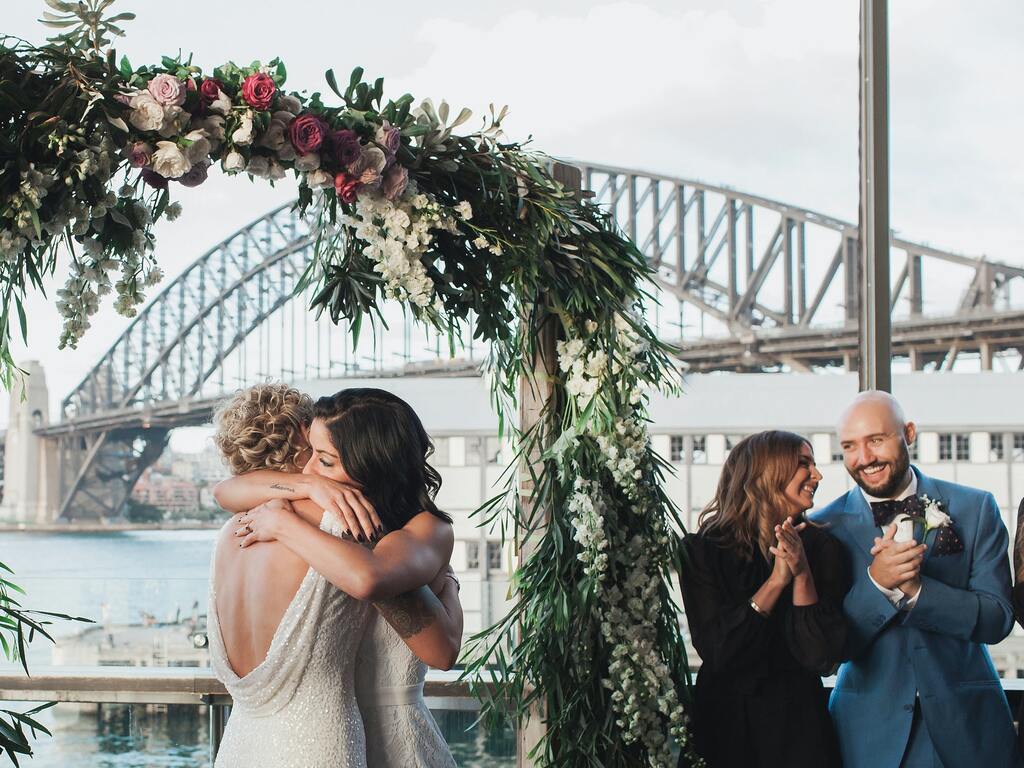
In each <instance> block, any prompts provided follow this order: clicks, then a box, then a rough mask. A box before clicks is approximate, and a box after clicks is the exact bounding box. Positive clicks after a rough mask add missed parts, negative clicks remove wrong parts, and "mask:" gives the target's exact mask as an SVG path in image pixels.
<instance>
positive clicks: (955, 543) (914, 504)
mask: <svg viewBox="0 0 1024 768" xmlns="http://www.w3.org/2000/svg"><path fill="white" fill-rule="evenodd" d="M871 514H872V515H873V516H874V518H875V525H877V526H878V527H879V528H884V527H885V526H887V525H890V524H891V523H892V521H893V520H895V519H896V517H897V516H898V515H909V516H910V517H912V518H915V519H918V520H921V521H922V522H924V521H925V520H926V514H925V508H924V502H923V501H921V498H920V497H919V496H908V497H907V498H905V499H900V500H899V501H895V500H892V499H889V500H887V501H873V502H871ZM931 551H932V554H933V555H954V554H956V553H957V552H963V551H964V543H963V542H962V541H961V540H960V537H959V536H958V535H957V533H956V531H955V530H954V529H953V526H952V525H951V524H949V525H939V526H937V527H936V528H935V539H934V541H932V544H931Z"/></svg>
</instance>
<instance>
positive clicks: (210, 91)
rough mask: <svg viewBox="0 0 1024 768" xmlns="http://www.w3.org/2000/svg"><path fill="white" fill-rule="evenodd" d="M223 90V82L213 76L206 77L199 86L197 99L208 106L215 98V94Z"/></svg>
mask: <svg viewBox="0 0 1024 768" xmlns="http://www.w3.org/2000/svg"><path fill="white" fill-rule="evenodd" d="M223 90H224V83H222V82H221V81H220V80H218V79H217V78H215V77H208V78H206V79H205V80H203V82H202V83H201V84H200V86H199V100H200V101H201V102H202V104H203V106H204V107H208V106H210V105H211V104H213V102H215V101H216V100H217V95H218V94H219V93H220V92H221V91H223Z"/></svg>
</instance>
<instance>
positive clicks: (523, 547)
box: [516, 163, 582, 768]
mask: <svg viewBox="0 0 1024 768" xmlns="http://www.w3.org/2000/svg"><path fill="white" fill-rule="evenodd" d="M551 175H552V176H553V177H554V178H555V180H557V181H559V182H560V183H561V184H562V185H563V186H565V187H566V189H571V190H573V191H575V192H576V193H580V192H581V188H582V174H581V173H580V170H579V168H576V167H575V166H571V165H563V164H562V163H555V164H554V166H553V167H552V169H551ZM546 304H547V302H546V301H545V300H544V297H543V296H538V297H537V298H536V303H535V309H534V313H535V314H534V317H533V323H534V328H536V329H537V338H536V340H535V348H534V355H533V360H532V361H530V367H531V369H532V371H533V381H530V380H529V379H528V378H527V377H523V379H522V380H520V382H519V428H520V430H521V433H522V434H526V433H527V432H528V431H529V430H530V429H532V428H533V427H534V426H535V425H536V424H537V423H538V421H539V420H540V418H541V414H542V412H543V410H544V407H545V405H546V404H547V403H548V402H549V401H551V399H552V398H553V397H554V376H555V375H556V374H557V371H558V355H557V352H556V349H555V346H556V344H557V343H558V339H559V325H558V319H557V318H556V317H554V316H549V315H545V314H543V313H544V307H545V306H546ZM522 322H524V323H529V322H531V317H530V313H529V311H526V312H524V316H523V318H522ZM553 430H554V426H553V425H552V427H551V428H549V430H548V431H547V432H546V433H545V438H546V442H550V441H551V440H553V439H554V435H553V434H552V432H553ZM544 447H545V446H540V445H538V446H537V449H536V450H535V451H534V452H533V453H532V454H531V455H530V456H529V457H528V458H527V461H529V462H531V463H533V464H537V463H539V461H540V453H541V451H542V450H543V448H544ZM519 494H520V500H521V504H522V510H523V520H524V521H525V522H526V526H521V527H520V528H519V530H517V531H516V554H517V564H518V565H519V566H522V565H523V563H525V562H526V561H527V560H528V559H529V557H530V556H531V555H532V554H533V552H534V551H535V550H536V548H537V546H536V545H537V541H538V540H539V539H540V538H541V537H542V536H543V535H544V529H545V527H546V524H547V521H548V520H550V514H551V513H550V510H547V509H537V508H535V507H534V503H535V500H534V499H533V481H532V479H531V473H530V469H529V466H522V467H520V469H519ZM545 717H546V713H545V708H544V706H543V704H541V703H535V704H534V705H532V706H531V709H530V714H529V716H528V718H527V720H526V721H525V722H524V723H523V724H522V727H521V728H520V729H519V733H518V734H517V736H516V755H517V759H516V766H517V768H530V766H532V765H533V764H534V762H533V760H532V759H530V758H529V757H528V755H529V754H530V751H531V750H532V749H533V748H534V747H535V746H536V745H537V743H538V742H539V741H540V739H541V738H542V737H543V735H544V730H545V725H544V720H545Z"/></svg>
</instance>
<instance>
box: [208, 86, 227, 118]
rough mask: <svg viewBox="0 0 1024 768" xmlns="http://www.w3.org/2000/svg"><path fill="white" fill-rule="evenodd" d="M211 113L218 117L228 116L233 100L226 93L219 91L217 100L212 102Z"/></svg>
mask: <svg viewBox="0 0 1024 768" xmlns="http://www.w3.org/2000/svg"><path fill="white" fill-rule="evenodd" d="M209 109H210V111H211V112H213V113H215V114H218V115H227V113H228V112H230V111H231V98H230V97H229V96H228V95H227V94H226V93H224V91H221V90H218V91H217V98H216V99H215V100H213V101H211V102H210V107H209Z"/></svg>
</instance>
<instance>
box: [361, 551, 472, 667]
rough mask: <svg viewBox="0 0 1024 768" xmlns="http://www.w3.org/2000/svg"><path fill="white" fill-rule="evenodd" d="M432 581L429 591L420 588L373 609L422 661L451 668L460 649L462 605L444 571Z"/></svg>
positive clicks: (376, 604) (376, 605) (380, 602)
mask: <svg viewBox="0 0 1024 768" xmlns="http://www.w3.org/2000/svg"><path fill="white" fill-rule="evenodd" d="M447 570H448V569H447V568H446V569H445V571H447ZM434 581H435V584H434V586H433V587H432V588H431V587H420V588H419V589H415V590H413V591H412V592H406V593H405V594H404V595H398V596H397V597H393V598H391V599H389V600H381V601H378V602H375V603H374V604H373V607H374V608H376V609H377V612H378V613H379V614H380V615H381V617H382V618H383V619H384V620H385V621H387V623H388V624H390V625H391V627H392V629H394V630H395V632H397V633H398V636H399V637H401V638H402V640H403V642H405V644H406V645H407V646H409V650H411V651H412V652H413V653H415V654H416V656H418V657H419V659H420V660H421V661H423V662H424V663H425V664H427V665H429V666H431V667H434V668H435V669H451V668H452V667H453V666H455V662H456V661H458V658H459V651H460V650H462V624H463V617H462V604H461V603H460V602H459V592H458V589H457V587H456V584H455V582H454V581H453V580H452V579H451V578H448V576H447V575H446V573H445V572H442V574H441V575H440V576H439V577H438V578H437V579H435V580H434ZM431 589H434V590H436V594H435V592H434V591H431Z"/></svg>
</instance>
